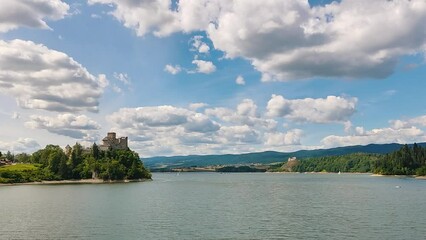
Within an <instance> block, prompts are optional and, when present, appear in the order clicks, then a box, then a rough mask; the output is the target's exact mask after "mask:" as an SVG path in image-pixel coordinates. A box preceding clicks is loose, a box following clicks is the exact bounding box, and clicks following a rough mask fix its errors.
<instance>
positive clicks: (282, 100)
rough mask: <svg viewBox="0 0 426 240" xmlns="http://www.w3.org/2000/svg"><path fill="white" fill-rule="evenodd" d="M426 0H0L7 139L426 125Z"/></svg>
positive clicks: (409, 135)
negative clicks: (110, 132)
mask: <svg viewBox="0 0 426 240" xmlns="http://www.w3.org/2000/svg"><path fill="white" fill-rule="evenodd" d="M425 23H426V1H424V0H411V1H409V0H393V1H389V0H377V1H370V0H341V1H332V0H316V1H313V0H312V1H308V0H288V1H282V0H266V1H248V0H180V1H176V0H75V1H71V0H67V1H65V0H3V1H2V3H1V6H0V151H2V152H6V151H11V152H13V153H20V152H27V153H31V152H33V151H36V150H38V149H40V148H43V147H44V146H46V145H47V144H55V145H60V146H62V147H64V146H65V145H67V144H70V145H73V144H75V143H76V142H79V143H81V144H83V145H86V146H90V145H91V144H93V143H94V142H96V143H100V141H101V139H102V138H103V137H104V136H105V135H106V133H107V132H109V131H114V132H116V133H117V136H128V137H129V147H130V148H131V149H132V150H135V151H137V152H138V153H139V155H140V156H141V157H150V156H173V155H189V154H203V155H204V154H223V153H246V152H259V151H266V150H274V151H285V152H289V151H295V150H300V149H318V148H332V147H339V146H349V145H366V144H370V143H393V142H396V143H413V142H425V141H426V133H425V131H426V104H425V103H426V94H425V91H426V79H425V78H426V65H425V62H426V55H425V54H426V25H425Z"/></svg>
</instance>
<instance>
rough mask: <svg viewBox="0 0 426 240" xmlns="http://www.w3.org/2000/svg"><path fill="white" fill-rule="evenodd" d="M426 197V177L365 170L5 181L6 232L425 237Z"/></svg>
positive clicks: (2, 231)
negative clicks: (120, 181) (135, 179)
mask: <svg viewBox="0 0 426 240" xmlns="http://www.w3.org/2000/svg"><path fill="white" fill-rule="evenodd" d="M425 200H426V181H425V180H416V179H412V178H397V177H373V176H370V175H366V174H359V175H358V174H340V175H338V174H268V173H235V174H219V173H180V174H179V175H177V174H176V173H154V174H153V181H150V182H142V183H127V184H85V185H20V186H2V187H0V239H424V237H425V236H426V227H425V226H426V204H425Z"/></svg>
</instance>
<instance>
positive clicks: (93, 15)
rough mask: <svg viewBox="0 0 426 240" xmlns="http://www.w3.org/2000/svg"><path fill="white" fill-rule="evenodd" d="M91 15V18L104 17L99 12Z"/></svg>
mask: <svg viewBox="0 0 426 240" xmlns="http://www.w3.org/2000/svg"><path fill="white" fill-rule="evenodd" d="M90 17H91V18H95V19H100V18H102V17H101V15H98V14H95V13H92V14H90Z"/></svg>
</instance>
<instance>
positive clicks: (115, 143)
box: [99, 132, 128, 151]
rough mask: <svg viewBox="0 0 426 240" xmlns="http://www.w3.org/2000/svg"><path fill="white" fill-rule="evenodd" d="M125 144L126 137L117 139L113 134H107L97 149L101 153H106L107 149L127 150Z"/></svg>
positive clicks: (126, 141)
mask: <svg viewBox="0 0 426 240" xmlns="http://www.w3.org/2000/svg"><path fill="white" fill-rule="evenodd" d="M127 143H128V138H127V137H120V138H117V137H116V134H115V132H109V133H108V134H107V136H106V137H104V139H102V144H101V145H100V146H99V149H100V150H102V151H107V150H108V149H114V150H115V149H117V150H126V149H127V148H128V145H127Z"/></svg>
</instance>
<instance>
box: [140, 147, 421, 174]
mask: <svg viewBox="0 0 426 240" xmlns="http://www.w3.org/2000/svg"><path fill="white" fill-rule="evenodd" d="M410 145H411V144H410ZM418 145H420V146H422V147H426V142H425V143H418ZM402 146H403V144H398V143H390V144H369V145H365V146H360V145H357V146H348V147H337V148H330V149H316V150H300V151H296V152H289V153H285V152H274V151H266V152H256V153H244V154H224V155H189V156H175V157H151V158H144V159H142V161H143V162H144V164H145V166H146V167H148V168H150V169H158V168H177V167H191V166H197V167H205V166H211V165H236V164H252V163H262V164H268V163H276V162H284V161H286V160H287V159H288V158H289V157H297V158H299V159H303V158H308V157H322V156H336V155H345V154H350V153H358V152H362V153H379V154H385V153H389V152H393V151H395V150H398V149H399V148H401V147H402Z"/></svg>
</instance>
